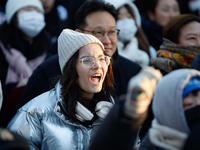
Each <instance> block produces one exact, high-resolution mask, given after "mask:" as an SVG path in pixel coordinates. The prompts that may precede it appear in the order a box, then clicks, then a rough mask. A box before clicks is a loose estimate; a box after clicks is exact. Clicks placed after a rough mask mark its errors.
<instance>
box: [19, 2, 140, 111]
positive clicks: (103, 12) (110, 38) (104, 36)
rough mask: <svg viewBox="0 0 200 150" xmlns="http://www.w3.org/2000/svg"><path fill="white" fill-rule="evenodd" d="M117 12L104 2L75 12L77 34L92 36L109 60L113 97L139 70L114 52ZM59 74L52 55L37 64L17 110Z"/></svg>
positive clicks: (43, 90)
mask: <svg viewBox="0 0 200 150" xmlns="http://www.w3.org/2000/svg"><path fill="white" fill-rule="evenodd" d="M116 19H117V12H116V10H115V8H114V7H113V6H112V5H110V4H108V3H105V2H103V1H97V0H96V1H88V2H86V3H85V4H83V5H82V6H81V7H80V8H79V9H78V11H77V13H76V17H75V22H76V28H77V29H76V31H77V32H83V33H85V34H93V35H94V36H95V37H97V38H98V39H99V40H100V41H101V42H102V43H103V45H104V47H105V51H106V54H107V55H109V56H110V57H112V60H113V73H114V78H115V84H114V86H115V91H116V96H120V95H123V94H125V93H126V91H127V90H126V89H127V84H128V81H129V79H130V78H131V77H132V76H134V75H136V74H137V73H138V72H139V71H140V70H141V67H140V66H139V65H138V64H136V63H134V62H132V61H130V60H128V59H126V58H124V57H122V56H120V55H119V54H118V52H117V35H118V33H119V30H118V29H117V28H116ZM58 75H61V72H60V67H59V63H58V56H57V55H55V56H52V57H51V58H49V59H48V60H47V61H46V62H44V63H43V64H42V65H40V66H39V67H38V68H37V69H36V70H35V71H34V73H33V74H32V76H31V77H30V79H29V81H28V84H27V85H26V88H25V90H24V93H23V95H22V98H21V100H20V104H19V105H18V108H19V107H21V106H22V105H24V104H25V103H26V102H28V101H29V100H31V99H32V98H34V97H36V96H37V95H39V94H41V93H43V92H46V91H48V90H50V89H52V88H53V87H54V85H55V84H56V83H57V81H55V83H53V84H52V78H55V77H56V76H58Z"/></svg>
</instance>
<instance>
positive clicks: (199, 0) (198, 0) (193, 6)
mask: <svg viewBox="0 0 200 150" xmlns="http://www.w3.org/2000/svg"><path fill="white" fill-rule="evenodd" d="M188 5H189V8H190V10H191V11H192V12H195V11H196V10H199V9H200V0H195V1H189V4H188Z"/></svg>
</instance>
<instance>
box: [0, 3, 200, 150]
mask: <svg viewBox="0 0 200 150" xmlns="http://www.w3.org/2000/svg"><path fill="white" fill-rule="evenodd" d="M91 1H100V2H103V3H105V4H109V5H111V6H112V9H113V10H112V9H111V8H110V7H108V8H106V7H107V6H105V7H104V6H103V5H102V8H98V7H97V6H94V4H93V6H94V7H91V6H92V2H91ZM90 2H91V4H90ZM87 3H88V4H87ZM99 7H100V6H99ZM113 11H114V12H113ZM97 12H101V13H99V14H95V13H97ZM102 12H105V13H102ZM106 13H107V14H106ZM92 15H94V16H92ZM95 15H96V16H95ZM109 17H110V18H109ZM110 24H111V25H112V26H111V25H110ZM110 26H111V27H110ZM104 27H105V29H106V30H104ZM64 29H71V30H76V31H77V32H81V33H86V34H92V35H94V36H95V37H96V38H97V39H99V40H100V41H101V42H102V44H103V45H104V47H105V53H106V54H105V55H107V56H109V57H111V62H110V65H112V70H113V76H114V89H115V95H116V99H126V98H127V95H126V94H127V91H128V90H127V87H128V85H129V84H128V83H129V80H130V79H131V77H132V76H135V75H137V74H138V73H139V72H140V71H141V70H143V69H144V68H146V67H151V68H154V69H158V70H159V71H160V72H161V74H162V76H166V75H168V74H170V73H172V72H173V71H175V70H177V69H195V70H198V71H200V55H199V54H200V0H26V1H24V0H1V1H0V81H1V85H2V86H1V87H2V92H1V93H0V96H1V97H2V100H1V99H0V100H1V101H0V106H1V107H0V127H1V129H0V149H1V144H2V145H5V146H4V147H5V149H9V145H13V146H12V147H10V149H11V148H14V146H16V147H18V148H19V149H20V144H19V143H22V142H26V140H25V139H24V138H23V137H22V136H20V137H18V134H16V133H14V132H12V131H11V130H10V131H9V130H7V129H6V127H7V126H8V123H9V122H10V121H11V119H12V118H13V117H14V116H15V114H16V113H17V111H18V109H19V108H21V107H22V106H24V105H25V104H27V102H29V101H31V100H32V99H33V98H35V97H36V96H38V95H40V94H42V93H43V92H46V91H49V90H51V89H54V87H55V85H56V83H57V82H58V81H59V79H60V78H59V76H61V74H62V73H63V72H62V70H60V66H59V63H60V62H59V61H58V60H60V59H61V58H60V57H61V56H60V55H59V54H58V53H59V52H58V51H59V50H58V47H59V46H60V45H59V43H58V38H59V36H60V34H61V33H62V31H63V30H64ZM107 29H109V30H107ZM113 29H114V30H113ZM72 43H73V41H72ZM80 48H81V47H80ZM110 49H111V50H110ZM70 57H71V56H70ZM99 61H100V60H99ZM95 62H96V60H95ZM82 63H83V62H82ZM185 74H189V73H188V72H187V73H185ZM197 74H198V73H197ZM65 75H66V74H65ZM173 78H175V77H173ZM177 79H178V77H177ZM138 80H139V79H138ZM172 81H173V80H172ZM174 82H175V81H174ZM137 84H139V83H137ZM164 85H165V84H164ZM164 85H162V86H164ZM177 88H178V87H177ZM198 88H199V89H200V86H199V87H198ZM169 89H170V88H169ZM196 89H197V88H196ZM196 89H194V90H196ZM137 92H138V91H136V93H137ZM133 93H134V92H133ZM2 95H3V96H2ZM111 95H112V94H111ZM163 95H164V94H163ZM169 95H170V93H169ZM152 97H153V96H152ZM184 97H185V96H184ZM184 97H183V98H184ZM113 98H114V96H113ZM173 98H174V99H175V96H174V97H173ZM173 98H172V99H173ZM151 99H153V98H151ZM163 99H165V98H163ZM126 100H127V99H126ZM77 101H78V100H77ZM115 101H117V100H115ZM85 105H86V104H85ZM149 105H150V106H149V107H148V108H146V110H145V113H146V112H148V115H145V117H144V116H141V119H142V124H140V125H138V128H139V126H140V130H137V132H136V135H137V138H136V140H135V142H132V143H133V144H134V146H133V148H136V149H137V148H138V149H139V146H140V143H141V141H142V139H143V138H144V137H145V135H146V133H147V132H148V130H149V128H151V123H152V120H153V119H154V118H155V114H156V113H155V112H154V113H153V112H152V109H151V107H152V106H151V103H149ZM154 107H155V106H154ZM156 107H159V106H156ZM68 109H69V108H68ZM154 109H155V108H154ZM70 111H71V110H70ZM154 111H155V110H154ZM156 115H157V114H156ZM70 117H71V116H70ZM144 118H145V119H144ZM198 119H199V120H200V117H199V118H198ZM14 120H15V119H14ZM136 120H137V119H136ZM13 122H14V121H13ZM136 122H137V121H136ZM154 122H155V121H154ZM199 122H200V121H199ZM89 123H91V122H89ZM11 124H12V122H11ZM11 126H12V125H10V126H9V128H10V129H12V130H13V128H12V127H11ZM13 126H14V125H13ZM83 126H87V127H88V125H85V124H83ZM172 126H173V125H172ZM172 126H170V127H172ZM104 127H105V126H104ZM13 131H14V130H13ZM134 131H135V130H134ZM5 133H7V134H6V136H8V137H9V134H11V135H10V136H13V137H14V139H13V140H9V138H4V137H6V136H5V135H4V134H5ZM15 134H16V135H15ZM187 134H188V132H187ZM108 137H109V136H108ZM97 139H98V138H97ZM43 140H44V139H43ZM19 141H20V142H19ZM16 143H18V144H16ZM28 144H29V145H30V141H28ZM28 144H27V143H25V144H23V146H22V147H21V149H22V148H24V149H29V146H27V145H28ZM125 144H126V143H125ZM97 145H98V143H97V144H96V145H95V144H94V145H93V146H97ZM40 146H41V145H40ZM154 146H155V144H154ZM156 146H158V145H156ZM162 146H163V145H159V147H161V148H164V149H176V148H174V147H167V146H166V147H165V146H163V147H162ZM47 147H48V146H47ZM43 148H44V147H42V146H41V147H40V149H43ZM92 148H94V147H92V146H91V149H92ZM140 148H141V149H142V147H140ZM153 148H155V147H153ZM182 148H183V147H181V149H182ZM31 149H34V147H31ZM111 149H112V148H111ZM177 149H180V147H179V148H177Z"/></svg>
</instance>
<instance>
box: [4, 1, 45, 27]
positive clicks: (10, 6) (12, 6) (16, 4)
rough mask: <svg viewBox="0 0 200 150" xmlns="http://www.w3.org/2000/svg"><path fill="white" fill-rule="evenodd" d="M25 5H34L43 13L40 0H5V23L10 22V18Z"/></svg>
mask: <svg viewBox="0 0 200 150" xmlns="http://www.w3.org/2000/svg"><path fill="white" fill-rule="evenodd" d="M27 6H34V7H36V8H38V9H39V10H40V11H41V12H42V13H43V14H44V8H43V5H42V3H41V1H40V0H7V2H6V6H5V14H6V22H7V24H9V23H10V20H11V19H12V17H13V16H14V14H15V13H16V12H17V11H18V10H19V9H21V8H23V7H27Z"/></svg>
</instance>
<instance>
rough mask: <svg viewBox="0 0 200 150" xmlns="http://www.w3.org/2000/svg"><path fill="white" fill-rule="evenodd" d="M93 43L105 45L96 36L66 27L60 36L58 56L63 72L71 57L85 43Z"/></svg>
mask: <svg viewBox="0 0 200 150" xmlns="http://www.w3.org/2000/svg"><path fill="white" fill-rule="evenodd" d="M91 43H97V44H99V45H100V46H101V47H102V49H103V50H104V46H103V44H102V43H101V41H99V40H98V39H97V38H96V37H94V36H93V35H90V34H84V33H79V32H76V31H73V30H70V29H64V30H63V31H62V32H61V34H60V35H59V37H58V57H59V64H60V69H61V72H63V69H64V67H65V65H66V64H67V62H68V61H69V59H70V58H71V57H72V56H73V55H74V54H75V53H76V52H77V51H78V50H79V49H80V48H81V47H83V46H84V45H88V44H91Z"/></svg>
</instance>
